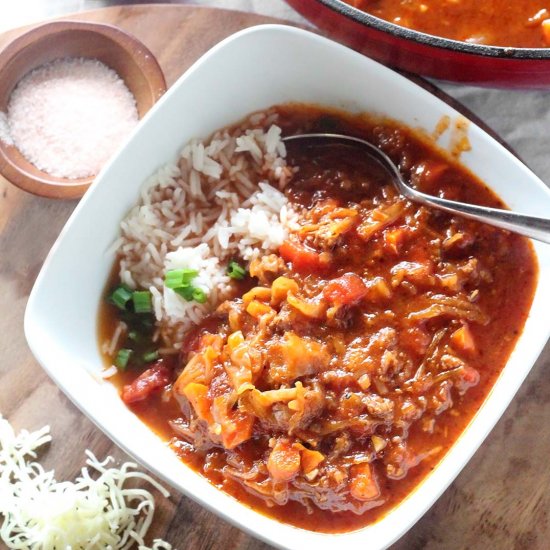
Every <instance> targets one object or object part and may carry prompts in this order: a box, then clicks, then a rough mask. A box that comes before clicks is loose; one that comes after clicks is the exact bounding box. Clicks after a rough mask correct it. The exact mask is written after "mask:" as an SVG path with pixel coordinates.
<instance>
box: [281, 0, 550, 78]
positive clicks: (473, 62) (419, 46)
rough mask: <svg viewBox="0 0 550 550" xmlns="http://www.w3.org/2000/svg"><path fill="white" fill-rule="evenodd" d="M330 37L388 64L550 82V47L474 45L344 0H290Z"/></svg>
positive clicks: (443, 74)
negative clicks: (401, 23) (393, 20)
mask: <svg viewBox="0 0 550 550" xmlns="http://www.w3.org/2000/svg"><path fill="white" fill-rule="evenodd" d="M286 1H287V3H288V4H290V5H291V6H292V7H293V8H294V9H295V10H296V11H298V12H299V13H300V14H302V15H303V16H304V17H306V18H307V19H309V20H310V21H311V22H312V23H314V24H315V25H317V26H318V27H319V28H320V29H322V30H324V31H325V32H326V33H327V34H328V35H329V36H332V37H333V38H335V39H337V40H338V41H340V42H342V43H343V44H346V45H348V46H350V47H352V48H353V49H355V50H358V51H360V52H362V53H365V54H367V55H368V56H370V57H372V58H373V59H376V60H378V61H380V62H382V63H384V64H385V65H390V66H392V67H395V68H397V69H401V70H404V71H409V72H411V73H417V74H422V75H424V76H430V77H433V78H439V79H442V80H450V81H455V82H464V83H470V84H477V85H481V86H493V87H501V88H548V87H550V48H509V47H498V46H485V45H482V44H469V43H466V42H458V41H456V40H449V39H447V38H440V37H437V36H431V35H429V34H424V33H421V32H418V31H413V30H410V29H406V28H403V27H399V26H398V25H394V24H393V23H388V22H387V21H384V20H382V19H379V18H378V17H374V16H373V15H369V14H368V13H365V12H363V11H361V10H358V9H356V8H353V7H352V6H349V5H348V4H345V3H344V2H341V1H340V0H286Z"/></svg>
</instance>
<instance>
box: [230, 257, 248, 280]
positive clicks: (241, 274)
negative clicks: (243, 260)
mask: <svg viewBox="0 0 550 550" xmlns="http://www.w3.org/2000/svg"><path fill="white" fill-rule="evenodd" d="M227 274H228V275H229V276H230V277H231V278H232V279H238V280H241V279H244V278H245V276H246V269H245V268H244V267H242V266H240V265H239V264H238V263H237V262H235V261H234V260H231V261H230V262H229V265H228V266H227Z"/></svg>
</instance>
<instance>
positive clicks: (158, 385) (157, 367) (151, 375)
mask: <svg viewBox="0 0 550 550" xmlns="http://www.w3.org/2000/svg"><path fill="white" fill-rule="evenodd" d="M171 378H172V373H171V371H170V370H169V369H168V368H167V367H166V366H164V363H163V361H162V359H161V360H159V361H157V362H156V363H155V364H154V365H153V366H152V367H151V368H150V369H147V370H146V371H145V372H143V373H142V374H140V375H139V376H138V377H137V378H136V379H135V380H134V381H133V382H132V383H131V384H127V385H126V386H124V387H123V388H122V400H123V401H124V403H126V404H127V405H130V404H133V403H137V402H139V401H143V400H145V399H147V398H148V397H149V396H150V395H151V394H153V393H154V392H155V391H157V390H160V389H162V388H164V386H166V385H167V384H169V383H170V381H171Z"/></svg>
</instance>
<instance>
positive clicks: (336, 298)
mask: <svg viewBox="0 0 550 550" xmlns="http://www.w3.org/2000/svg"><path fill="white" fill-rule="evenodd" d="M367 294H368V289H367V286H366V285H365V283H364V282H363V279H361V277H359V275H356V274H355V273H346V274H345V275H342V276H341V277H338V278H337V279H333V280H332V281H330V282H329V283H328V284H327V285H326V286H325V288H324V289H323V296H324V297H325V298H326V299H327V300H329V301H330V302H333V303H334V304H335V305H338V306H340V305H345V306H351V305H355V304H357V303H359V302H360V301H361V300H362V299H363V298H364V297H365V296H366V295H367Z"/></svg>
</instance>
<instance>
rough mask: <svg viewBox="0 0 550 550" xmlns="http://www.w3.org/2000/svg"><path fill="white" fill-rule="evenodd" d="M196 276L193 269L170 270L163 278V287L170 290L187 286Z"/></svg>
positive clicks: (196, 272) (196, 273)
mask: <svg viewBox="0 0 550 550" xmlns="http://www.w3.org/2000/svg"><path fill="white" fill-rule="evenodd" d="M198 274H199V272H198V271H196V270H194V269H172V270H171V271H167V272H166V275H165V276H164V286H166V287H167V288H172V289H176V288H181V287H184V286H189V285H190V284H191V281H192V280H193V279H194V278H195V277H196V276H197V275H198Z"/></svg>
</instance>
